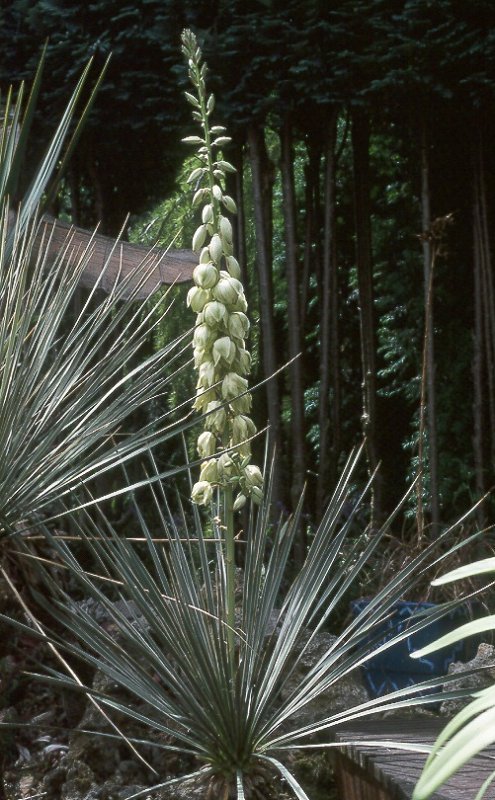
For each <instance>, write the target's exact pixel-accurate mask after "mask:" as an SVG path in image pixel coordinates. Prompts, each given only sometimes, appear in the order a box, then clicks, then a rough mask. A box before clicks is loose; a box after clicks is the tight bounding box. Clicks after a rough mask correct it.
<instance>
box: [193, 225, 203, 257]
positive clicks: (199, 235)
mask: <svg viewBox="0 0 495 800" xmlns="http://www.w3.org/2000/svg"><path fill="white" fill-rule="evenodd" d="M205 239H206V225H200V226H199V228H197V229H196V231H195V232H194V236H193V240H192V249H193V250H194V252H197V251H198V250H201V248H202V247H203V245H204V243H205Z"/></svg>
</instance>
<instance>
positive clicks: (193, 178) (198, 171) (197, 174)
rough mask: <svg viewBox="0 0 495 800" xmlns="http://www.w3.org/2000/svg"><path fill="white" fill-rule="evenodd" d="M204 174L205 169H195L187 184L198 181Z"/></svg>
mask: <svg viewBox="0 0 495 800" xmlns="http://www.w3.org/2000/svg"><path fill="white" fill-rule="evenodd" d="M204 173H205V168H204V167H196V169H193V171H192V172H191V174H190V175H189V177H188V179H187V182H188V183H194V181H197V180H198V178H202V177H203V175H204Z"/></svg>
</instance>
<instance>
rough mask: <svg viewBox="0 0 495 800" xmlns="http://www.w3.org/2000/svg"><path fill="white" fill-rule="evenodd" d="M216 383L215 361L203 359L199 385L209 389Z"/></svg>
mask: <svg viewBox="0 0 495 800" xmlns="http://www.w3.org/2000/svg"><path fill="white" fill-rule="evenodd" d="M214 383H215V365H214V363H213V361H203V362H202V364H201V365H200V367H199V377H198V386H203V388H205V389H209V388H210V387H211V386H213V384H214Z"/></svg>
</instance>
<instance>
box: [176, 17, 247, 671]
mask: <svg viewBox="0 0 495 800" xmlns="http://www.w3.org/2000/svg"><path fill="white" fill-rule="evenodd" d="M182 51H183V53H184V56H185V57H186V59H187V64H188V70H189V79H190V81H191V84H192V86H193V88H194V94H191V93H189V92H186V93H185V94H186V98H187V100H188V102H189V103H190V104H191V106H192V109H193V111H192V115H193V119H194V120H195V121H196V122H198V123H199V125H200V126H201V135H200V136H188V137H186V139H184V141H185V142H187V143H189V144H192V145H194V146H195V147H196V148H197V160H198V166H197V167H195V168H194V169H193V171H192V172H191V175H190V176H189V179H188V180H189V182H190V183H192V184H194V185H195V187H196V191H195V194H194V197H193V206H198V207H201V220H202V221H201V225H200V226H199V227H198V228H197V230H196V232H195V234H194V236H193V242H192V248H193V250H194V251H195V252H197V253H198V255H199V263H198V265H197V267H196V268H195V270H194V273H193V279H194V286H193V287H192V288H191V289H190V290H189V293H188V297H187V303H188V306H190V307H191V309H192V310H193V311H194V312H195V313H196V327H195V331H194V337H193V347H194V365H195V369H196V370H197V373H198V381H197V386H196V400H195V402H194V408H195V409H196V410H197V411H199V412H201V413H202V414H203V415H204V430H203V431H202V433H201V434H200V435H199V437H198V441H197V450H198V454H199V456H200V458H202V459H203V463H202V466H201V472H200V476H199V481H197V482H196V483H195V484H194V486H193V489H192V499H193V501H194V502H195V503H197V504H199V505H207V504H209V503H210V502H211V501H212V500H213V496H214V490H215V489H219V490H220V491H221V492H222V493H223V515H224V518H223V528H224V532H225V564H226V589H227V592H226V595H227V609H226V611H227V630H228V634H227V635H228V637H229V645H230V646H229V650H230V652H231V656H232V662H233V654H234V633H233V629H234V624H235V612H234V604H235V599H234V594H235V592H234V576H235V530H234V513H235V512H236V511H238V510H239V509H241V508H242V507H243V506H244V505H245V503H246V501H247V499H248V498H251V499H252V500H253V501H254V502H256V503H259V502H260V500H261V498H262V486H263V477H262V474H261V471H260V469H259V468H258V467H257V466H255V465H254V464H251V463H250V459H251V444H250V440H251V438H252V436H254V435H255V433H256V426H255V425H254V423H253V421H252V419H251V418H250V416H249V412H250V411H251V394H250V393H249V391H248V381H247V377H246V376H247V375H248V374H249V372H250V369H251V355H250V353H249V351H248V350H247V349H246V343H245V342H246V337H247V335H248V333H249V320H248V317H247V316H246V311H247V302H246V298H245V295H244V288H243V286H242V283H241V281H240V280H239V279H240V274H241V270H240V267H239V263H238V261H237V259H236V258H235V256H234V254H233V245H232V225H231V223H230V220H229V219H228V217H227V216H226V212H227V213H235V212H236V204H235V202H234V200H233V199H232V197H230V196H229V195H228V194H226V193H225V181H226V174H227V173H228V172H235V168H234V167H233V166H232V164H230V163H229V162H228V161H225V160H224V159H223V158H222V148H223V147H224V146H225V145H227V144H228V143H229V142H230V141H231V140H230V137H228V136H226V135H225V132H226V129H225V128H224V127H223V126H220V125H211V123H210V117H211V115H212V112H213V110H214V107H215V99H214V96H213V95H212V94H210V95H208V94H207V91H206V84H205V77H206V72H207V68H206V64H204V63H203V62H202V54H201V50H200V48H199V47H198V43H197V40H196V37H195V35H194V34H193V33H192V32H191V31H189V30H186V31H184V32H183V34H182Z"/></svg>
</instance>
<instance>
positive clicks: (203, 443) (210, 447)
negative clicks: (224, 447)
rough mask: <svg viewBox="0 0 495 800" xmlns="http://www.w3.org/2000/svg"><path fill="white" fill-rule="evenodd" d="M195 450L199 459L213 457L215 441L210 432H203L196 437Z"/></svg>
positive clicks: (215, 448)
mask: <svg viewBox="0 0 495 800" xmlns="http://www.w3.org/2000/svg"><path fill="white" fill-rule="evenodd" d="M197 450H198V455H199V457H200V458H208V457H209V456H213V455H215V453H216V450H217V439H216V436H214V434H213V433H212V432H211V431H203V433H200V434H199V436H198V442H197Z"/></svg>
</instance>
